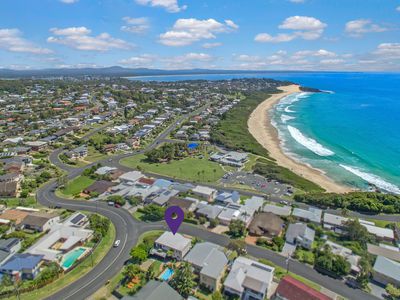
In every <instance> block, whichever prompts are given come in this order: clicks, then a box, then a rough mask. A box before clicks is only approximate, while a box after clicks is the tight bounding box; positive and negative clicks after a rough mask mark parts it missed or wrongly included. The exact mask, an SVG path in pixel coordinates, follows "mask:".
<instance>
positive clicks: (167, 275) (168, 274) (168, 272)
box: [160, 268, 174, 281]
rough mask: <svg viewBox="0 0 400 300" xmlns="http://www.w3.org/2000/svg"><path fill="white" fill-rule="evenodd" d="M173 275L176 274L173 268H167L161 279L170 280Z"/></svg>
mask: <svg viewBox="0 0 400 300" xmlns="http://www.w3.org/2000/svg"><path fill="white" fill-rule="evenodd" d="M172 275H174V270H172V269H171V268H167V269H165V271H164V272H163V273H162V274H161V276H160V279H161V280H163V281H168V280H169V279H170V278H171V277H172Z"/></svg>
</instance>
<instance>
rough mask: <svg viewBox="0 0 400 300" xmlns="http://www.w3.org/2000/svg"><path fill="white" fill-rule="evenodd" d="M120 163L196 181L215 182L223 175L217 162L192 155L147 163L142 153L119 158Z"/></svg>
mask: <svg viewBox="0 0 400 300" xmlns="http://www.w3.org/2000/svg"><path fill="white" fill-rule="evenodd" d="M121 164H123V165H125V166H128V167H131V168H137V167H138V166H139V167H140V168H141V169H142V170H143V171H145V172H150V173H154V174H160V175H165V176H170V177H173V178H176V179H185V180H189V181H197V182H216V181H217V180H219V179H220V178H221V177H222V176H223V175H224V171H223V170H222V168H221V166H220V165H219V164H217V163H215V162H212V161H209V160H207V159H200V158H192V157H188V158H185V159H182V160H175V161H172V162H170V163H148V162H146V161H145V156H144V155H143V154H142V155H136V156H134V157H128V158H124V159H122V160H121Z"/></svg>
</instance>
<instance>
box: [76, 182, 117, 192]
mask: <svg viewBox="0 0 400 300" xmlns="http://www.w3.org/2000/svg"><path fill="white" fill-rule="evenodd" d="M114 185H115V183H113V182H110V181H107V180H98V181H95V182H93V183H92V184H91V185H90V186H88V187H87V188H86V189H84V190H83V192H84V193H85V194H87V195H93V194H96V195H101V194H104V193H105V192H108V191H110V190H111V187H113V186H114Z"/></svg>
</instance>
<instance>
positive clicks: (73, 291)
mask: <svg viewBox="0 0 400 300" xmlns="http://www.w3.org/2000/svg"><path fill="white" fill-rule="evenodd" d="M187 117H188V116H183V117H182V118H180V119H179V120H178V121H176V122H175V123H174V124H172V125H171V126H170V127H169V128H167V129H166V130H165V131H164V132H163V133H162V134H160V136H159V137H158V138H156V139H155V141H154V142H153V143H152V144H151V145H149V147H148V148H147V149H146V151H147V150H149V149H151V148H154V147H156V146H157V145H158V144H159V143H160V142H161V141H162V140H164V139H165V138H166V137H167V136H168V135H169V134H170V132H172V131H173V130H174V129H175V128H176V127H177V126H178V125H179V124H178V122H179V123H180V122H181V121H182V120H184V119H185V118H187ZM61 152H62V149H58V150H56V151H54V152H53V153H52V154H51V155H50V160H51V162H52V163H53V164H55V165H56V166H58V167H59V168H61V169H63V170H65V171H66V172H68V178H69V179H71V178H74V177H76V176H79V175H80V174H81V173H82V172H83V170H84V169H85V168H88V167H90V166H91V165H89V166H86V167H84V168H73V167H70V166H67V165H65V164H63V163H62V162H61V161H60V160H59V159H58V155H59V154H60V153H61ZM143 152H144V150H142V151H136V152H134V153H130V154H123V155H117V156H115V157H113V158H111V161H110V159H106V160H103V161H101V162H100V163H101V164H103V165H115V166H117V167H119V168H120V169H122V170H125V171H129V170H131V169H130V168H128V167H125V166H121V165H120V164H119V160H120V159H122V158H124V157H128V156H132V155H135V154H138V153H143ZM97 163H98V162H96V164H97ZM92 165H93V164H92ZM158 177H164V178H168V177H166V176H158ZM168 179H171V178H168ZM181 182H183V181H181ZM56 186H57V183H56V182H52V183H49V184H47V185H45V186H44V187H42V188H41V189H40V190H39V191H38V192H37V199H38V201H39V202H40V203H41V204H42V205H45V206H56V205H57V206H60V207H62V208H66V209H70V210H83V211H89V212H96V213H98V214H101V215H103V216H105V217H107V218H109V219H110V220H111V222H112V223H113V224H114V226H115V228H116V235H117V236H116V239H119V240H121V244H120V246H119V247H116V248H114V247H113V248H111V250H110V251H109V252H108V253H107V254H106V256H105V257H104V258H103V260H102V261H101V262H99V263H98V264H97V265H96V266H94V268H93V269H92V270H91V271H89V272H88V273H87V274H86V275H84V276H83V277H82V278H80V279H79V280H78V281H75V282H73V283H71V284H70V285H68V286H66V287H64V288H63V289H61V290H60V291H58V292H57V293H55V294H53V295H52V296H50V297H48V298H47V299H51V300H53V299H54V300H59V299H71V300H72V299H74V300H78V299H85V298H87V297H89V296H90V295H92V294H93V293H94V292H96V291H97V290H98V289H99V288H101V287H102V286H103V285H104V284H105V283H106V282H107V280H109V279H111V278H112V277H114V276H115V275H116V274H117V273H118V272H120V271H121V269H122V267H123V265H124V262H125V261H126V260H127V259H128V258H129V252H130V250H131V248H132V247H133V246H134V245H135V244H136V242H137V240H138V238H139V236H140V235H141V234H142V233H144V232H147V231H150V230H155V229H167V228H166V226H165V224H163V223H144V222H141V221H138V220H135V219H134V218H133V217H132V216H131V215H130V214H129V212H128V211H126V210H124V209H121V208H119V209H118V208H114V207H110V206H108V205H107V204H105V203H97V202H89V201H79V200H68V199H63V198H60V197H58V196H56V195H55V193H54V190H55V188H56ZM208 186H213V185H208ZM219 189H220V187H219ZM240 192H241V193H242V194H246V195H249V196H251V195H256V194H255V193H250V192H243V191H240ZM376 217H381V218H383V219H386V218H387V217H389V219H392V218H396V220H399V219H400V218H399V217H394V216H374V218H376ZM180 232H181V233H184V234H188V235H192V236H195V237H198V238H200V239H202V240H207V241H210V242H213V243H216V244H219V245H221V246H227V245H228V243H229V238H228V237H227V236H224V235H220V234H215V233H212V232H209V231H207V230H205V229H202V228H199V227H194V226H191V225H188V224H183V225H182V226H181V228H180ZM247 251H248V253H249V254H250V255H252V256H254V257H257V258H265V259H268V260H270V261H272V262H273V263H275V264H276V265H278V266H281V267H283V268H286V259H285V258H284V257H282V256H280V255H279V254H277V253H275V252H273V251H270V250H268V249H265V248H260V247H257V246H247ZM289 266H290V270H291V271H292V272H293V273H296V274H298V275H301V276H303V277H305V278H307V279H309V280H311V281H313V282H315V283H317V284H320V285H321V286H324V287H326V288H328V289H329V290H332V291H333V292H335V293H337V294H339V295H342V296H344V297H346V298H348V299H354V300H369V299H371V300H372V299H377V298H375V297H374V296H372V295H370V294H367V293H365V292H363V291H361V290H355V289H351V288H349V287H347V286H346V285H345V284H344V283H342V282H341V281H338V280H335V279H332V278H330V277H328V276H324V275H321V274H320V273H318V272H316V271H315V270H314V269H312V268H310V267H308V266H306V265H305V264H301V263H299V262H296V261H293V260H292V261H290V265H289Z"/></svg>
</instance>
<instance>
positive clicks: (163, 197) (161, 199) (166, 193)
mask: <svg viewBox="0 0 400 300" xmlns="http://www.w3.org/2000/svg"><path fill="white" fill-rule="evenodd" d="M178 194H179V191H177V190H168V189H163V190H161V192H160V193H158V195H157V196H156V197H155V198H153V199H152V200H151V203H153V204H156V205H158V206H165V205H167V202H168V201H169V199H171V198H172V197H175V196H176V195H178Z"/></svg>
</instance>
